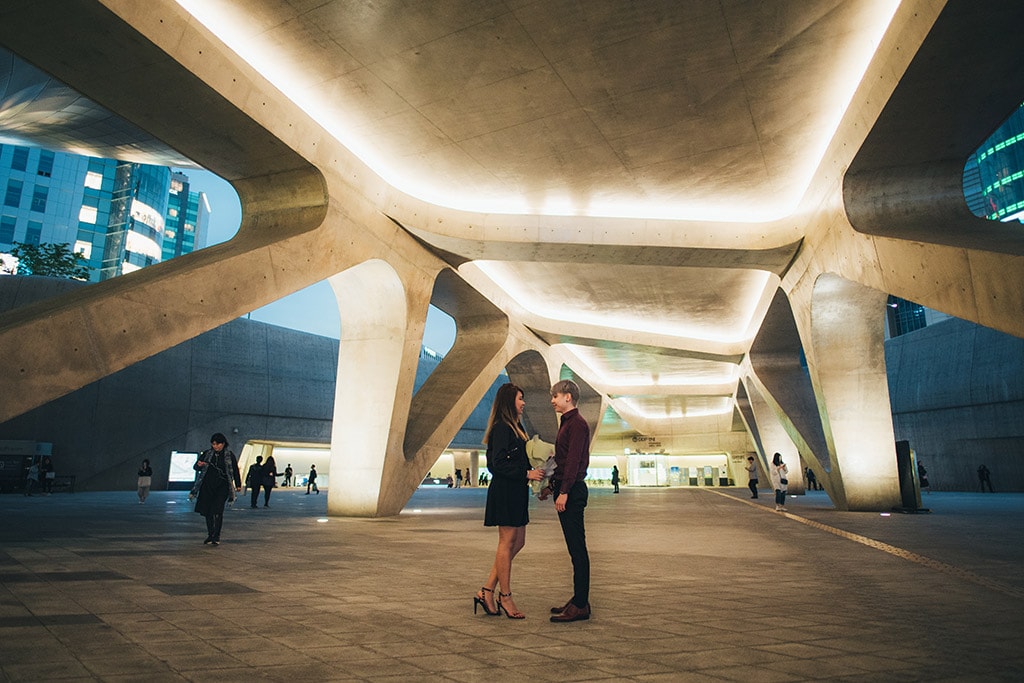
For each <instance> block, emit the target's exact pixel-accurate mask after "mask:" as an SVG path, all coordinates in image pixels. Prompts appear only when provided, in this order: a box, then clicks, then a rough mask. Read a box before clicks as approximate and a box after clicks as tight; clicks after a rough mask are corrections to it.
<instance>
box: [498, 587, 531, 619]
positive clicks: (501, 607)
mask: <svg viewBox="0 0 1024 683" xmlns="http://www.w3.org/2000/svg"><path fill="white" fill-rule="evenodd" d="M511 597H512V591H509V592H508V593H502V592H500V591H499V592H498V614H501V613H502V611H504V612H505V616H506V617H508V618H509V619H525V618H526V615H525V614H523V613H522V612H520V611H519V610H516V611H515V612H509V611H508V607H505V606H504V605H502V604H501V599H502V598H511Z"/></svg>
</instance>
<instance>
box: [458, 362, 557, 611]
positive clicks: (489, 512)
mask: <svg viewBox="0 0 1024 683" xmlns="http://www.w3.org/2000/svg"><path fill="white" fill-rule="evenodd" d="M525 406H526V401H524V400H523V390H522V389H520V388H519V387H517V386H516V385H515V384H512V383H511V382H510V383H507V384H503V385H502V386H501V387H499V388H498V394H497V395H496V396H495V397H494V405H493V406H492V407H491V417H490V419H489V420H488V421H487V431H486V432H485V433H484V443H486V444H487V469H488V470H490V472H491V475H493V479H492V480H491V484H490V486H489V487H488V488H487V504H486V506H485V508H484V526H496V527H498V549H497V551H496V552H495V555H494V564H493V565H492V566H491V572H490V574H489V575H488V576H487V582H486V583H485V584H484V585H483V587H482V588H481V589H480V591H479V592H478V593H477V594H476V595H475V596H474V597H473V613H474V614H476V608H477V605H480V606H481V607H483V609H484V612H486V613H487V614H490V615H495V616H497V615H499V614H501V613H502V612H505V616H506V617H508V618H509V619H524V618H526V615H525V614H523V613H522V612H520V611H519V609H518V608H517V607H516V604H515V603H514V602H513V601H512V584H511V579H512V560H513V559H515V556H516V555H517V554H519V551H520V550H522V549H523V546H524V545H526V525H527V524H529V523H530V515H529V511H528V506H529V503H530V489H529V487H528V486H527V482H528V481H531V480H532V481H540V479H541V478H542V477H543V473H542V472H540V471H539V470H535V469H533V468H531V467H530V461H529V459H528V458H527V456H526V438H527V437H526V430H525V429H523V425H522V422H521V420H522V417H523V408H524V407H525ZM495 586H498V587H499V589H498V598H497V600H495V597H494V588H495Z"/></svg>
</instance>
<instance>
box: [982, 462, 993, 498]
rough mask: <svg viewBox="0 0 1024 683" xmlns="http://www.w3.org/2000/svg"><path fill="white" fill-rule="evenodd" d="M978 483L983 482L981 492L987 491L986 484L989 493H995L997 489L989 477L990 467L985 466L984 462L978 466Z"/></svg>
mask: <svg viewBox="0 0 1024 683" xmlns="http://www.w3.org/2000/svg"><path fill="white" fill-rule="evenodd" d="M978 483H979V484H981V492H982V493H984V492H985V487H986V486H988V492H989V493H995V490H994V489H993V488H992V480H991V479H990V478H989V471H988V468H987V467H985V464H984V463H982V464H981V465H980V466H979V467H978Z"/></svg>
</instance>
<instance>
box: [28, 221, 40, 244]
mask: <svg viewBox="0 0 1024 683" xmlns="http://www.w3.org/2000/svg"><path fill="white" fill-rule="evenodd" d="M42 234H43V224H42V223H40V222H39V221H29V222H28V230H26V231H25V244H39V237H40V236H41V235H42Z"/></svg>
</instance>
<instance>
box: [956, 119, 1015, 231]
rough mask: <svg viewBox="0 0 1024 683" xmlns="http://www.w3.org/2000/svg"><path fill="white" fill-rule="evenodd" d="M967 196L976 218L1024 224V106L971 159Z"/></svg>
mask: <svg viewBox="0 0 1024 683" xmlns="http://www.w3.org/2000/svg"><path fill="white" fill-rule="evenodd" d="M964 197H965V198H966V199H967V206H968V207H970V209H971V211H972V212H973V213H974V214H975V215H976V216H983V217H985V218H988V219H990V220H994V221H1012V220H1017V221H1024V104H1022V105H1021V106H1020V107H1017V109H1016V111H1014V112H1013V113H1012V114H1011V115H1010V117H1009V118H1008V119H1006V121H1005V122H1003V124H1002V125H1001V126H999V128H997V129H996V132H995V133H993V134H992V135H991V137H989V138H988V139H987V140H985V142H983V143H982V144H981V146H980V147H978V149H977V151H975V153H974V154H972V155H971V156H970V158H969V159H968V160H967V165H966V166H965V167H964Z"/></svg>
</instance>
